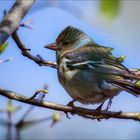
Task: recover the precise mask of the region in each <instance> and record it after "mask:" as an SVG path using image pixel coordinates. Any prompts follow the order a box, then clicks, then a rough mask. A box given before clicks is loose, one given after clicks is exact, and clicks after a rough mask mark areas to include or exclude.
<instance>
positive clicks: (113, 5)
mask: <svg viewBox="0 0 140 140" xmlns="http://www.w3.org/2000/svg"><path fill="white" fill-rule="evenodd" d="M100 11H101V13H102V15H103V16H105V17H106V18H108V19H112V18H115V17H116V16H117V15H118V13H119V11H120V0H100Z"/></svg>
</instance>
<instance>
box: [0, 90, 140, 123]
mask: <svg viewBox="0 0 140 140" xmlns="http://www.w3.org/2000/svg"><path fill="white" fill-rule="evenodd" d="M0 95H2V96H5V97H6V98H9V99H13V100H17V101H20V102H23V103H27V104H31V105H34V106H39V107H43V108H49V109H53V110H58V111H62V112H69V113H72V114H77V115H79V116H82V117H85V118H89V119H109V118H118V119H130V120H136V121H140V112H126V113H125V112H119V113H118V112H113V111H101V113H99V112H97V111H96V110H93V109H87V108H81V107H70V106H65V105H60V104H56V103H50V102H46V101H41V102H40V100H37V99H33V100H28V97H27V96H23V95H21V94H18V93H16V92H13V91H10V90H6V89H2V88H0Z"/></svg>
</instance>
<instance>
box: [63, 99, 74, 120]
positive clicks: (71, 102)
mask: <svg viewBox="0 0 140 140" xmlns="http://www.w3.org/2000/svg"><path fill="white" fill-rule="evenodd" d="M75 101H76V99H74V100H72V101H70V102H69V103H68V104H67V106H70V107H72V108H74V107H75V106H74V102H75ZM65 114H66V117H67V118H68V119H71V117H69V114H68V112H65ZM71 115H73V116H74V115H75V113H71Z"/></svg>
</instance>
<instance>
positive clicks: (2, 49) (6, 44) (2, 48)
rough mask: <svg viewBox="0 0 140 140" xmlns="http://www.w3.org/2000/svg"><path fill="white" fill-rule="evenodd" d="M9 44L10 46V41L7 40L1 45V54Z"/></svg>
mask: <svg viewBox="0 0 140 140" xmlns="http://www.w3.org/2000/svg"><path fill="white" fill-rule="evenodd" d="M7 46H8V42H5V43H3V44H2V45H1V46H0V54H2V53H3V52H4V51H5V49H6V47H7Z"/></svg>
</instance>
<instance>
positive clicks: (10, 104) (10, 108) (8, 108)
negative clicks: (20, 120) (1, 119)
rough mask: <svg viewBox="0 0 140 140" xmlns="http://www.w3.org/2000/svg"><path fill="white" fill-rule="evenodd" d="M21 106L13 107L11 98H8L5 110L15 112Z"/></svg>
mask: <svg viewBox="0 0 140 140" xmlns="http://www.w3.org/2000/svg"><path fill="white" fill-rule="evenodd" d="M20 109H21V107H20V106H18V107H15V106H14V105H13V103H12V100H9V101H8V104H7V111H8V112H10V113H14V112H17V111H18V110H20Z"/></svg>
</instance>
